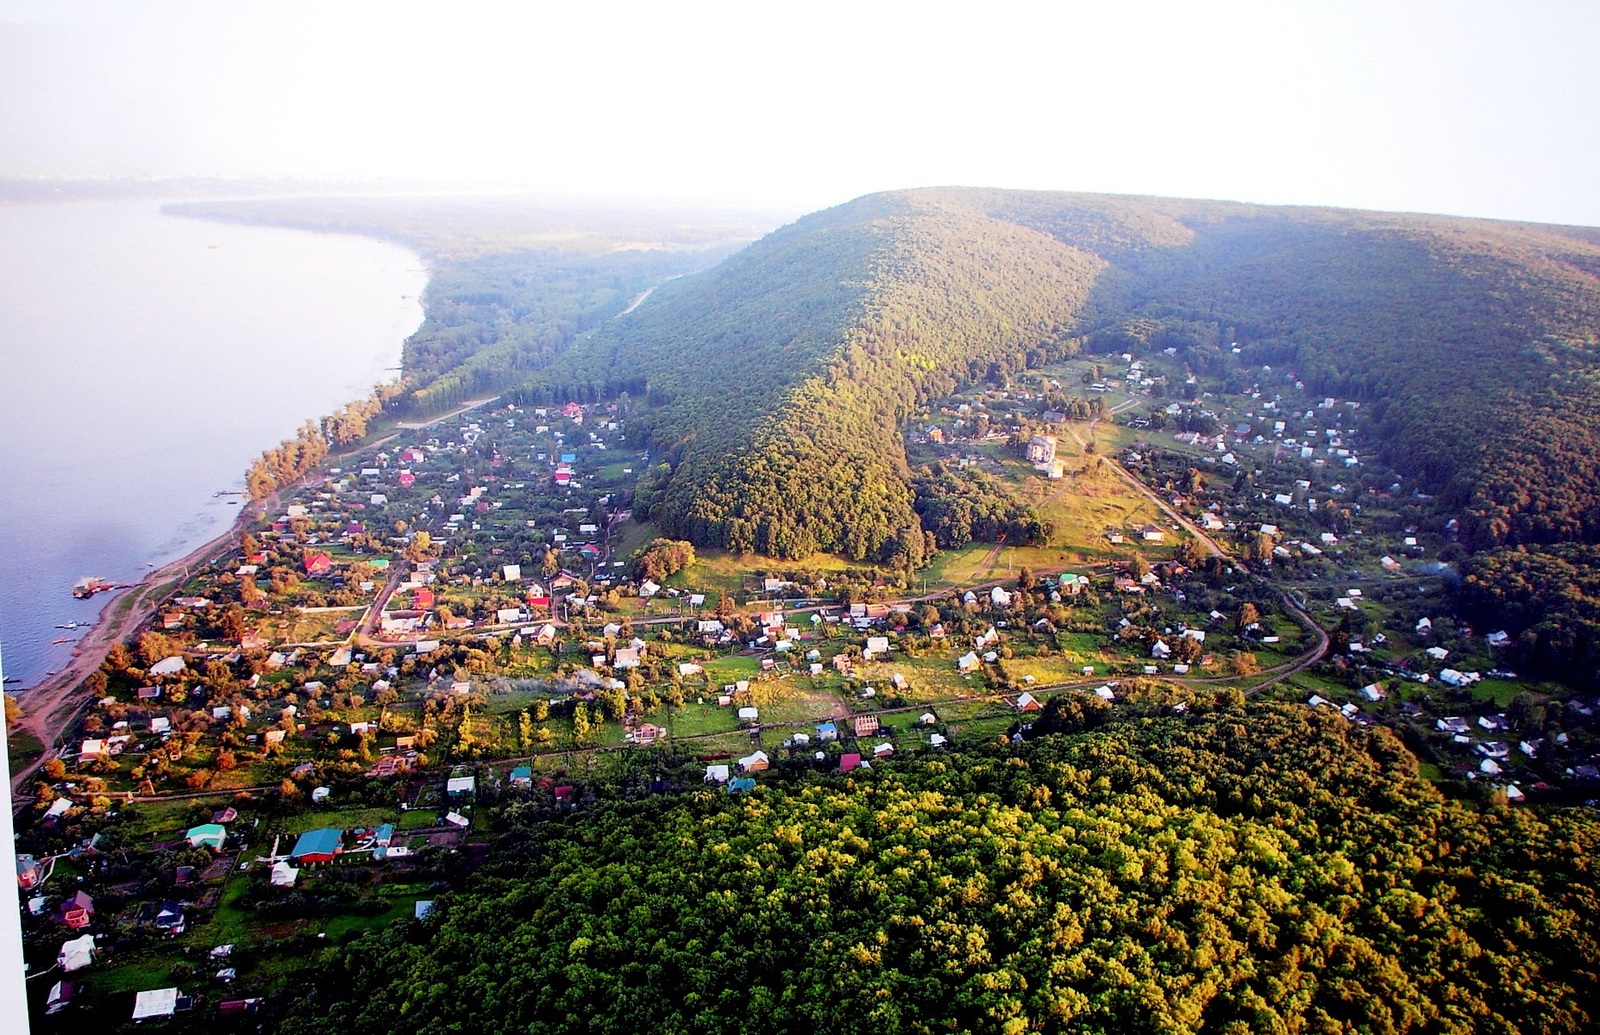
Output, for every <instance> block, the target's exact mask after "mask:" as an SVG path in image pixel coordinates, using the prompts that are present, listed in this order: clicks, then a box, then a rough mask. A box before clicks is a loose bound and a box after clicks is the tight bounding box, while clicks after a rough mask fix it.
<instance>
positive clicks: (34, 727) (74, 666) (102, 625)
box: [11, 396, 499, 796]
mask: <svg viewBox="0 0 1600 1035" xmlns="http://www.w3.org/2000/svg"><path fill="white" fill-rule="evenodd" d="M498 398H499V397H498V396H491V397H489V398H486V399H477V400H473V401H472V402H469V403H468V404H466V405H465V406H461V407H458V408H456V409H454V410H452V411H450V412H449V413H445V414H441V415H440V416H438V417H434V418H432V419H430V420H427V421H424V422H421V423H407V424H403V425H401V426H402V427H405V428H408V429H415V428H426V427H429V426H431V425H434V424H438V423H440V422H441V421H446V420H450V419H451V418H453V417H459V416H460V415H461V414H463V413H467V412H469V411H471V410H474V409H477V408H479V407H481V406H487V405H489V404H490V403H493V402H495V401H496V400H497V399H498ZM393 438H394V434H393V433H390V434H387V435H378V436H369V437H368V439H367V441H365V442H362V443H361V444H359V445H357V446H355V447H354V448H352V449H350V450H347V451H346V452H343V453H338V454H330V455H329V456H328V457H327V459H326V460H324V462H323V464H322V465H320V466H327V465H328V464H340V463H345V462H348V461H349V460H351V459H353V458H355V457H358V456H360V455H362V454H363V453H370V452H372V451H373V450H376V449H380V448H382V447H383V445H384V444H385V443H387V442H389V441H390V440H391V439H393ZM313 473H314V472H313ZM303 481H304V479H301V481H296V482H292V483H290V484H289V485H285V486H282V487H280V488H278V489H277V490H275V491H274V492H273V493H272V494H271V495H269V496H267V497H266V498H265V499H262V500H259V501H255V502H251V503H248V504H246V505H244V506H243V507H241V508H240V510H239V514H238V516H237V517H235V518H234V521H233V524H232V525H230V526H229V528H228V529H227V531H225V532H223V533H222V534H220V535H218V536H216V537H215V538H213V539H211V540H209V541H207V542H205V543H203V544H201V545H200V546H198V547H196V548H194V549H193V550H191V551H190V552H189V553H187V554H185V555H184V556H182V557H179V558H177V559H176V560H173V561H170V562H168V563H167V564H164V565H162V566H161V567H159V568H157V569H155V570H154V571H151V572H150V573H149V574H147V575H145V577H144V578H143V579H141V580H139V582H137V583H135V584H134V585H133V586H132V587H130V588H129V589H128V590H126V591H124V592H122V593H119V594H118V595H117V596H116V597H115V598H113V599H112V600H111V602H110V603H109V604H108V605H107V606H106V608H105V610H103V611H102V612H101V613H100V618H99V620H98V621H97V622H95V624H94V626H93V627H92V628H91V629H90V630H89V632H88V634H87V635H85V636H84V637H83V638H82V639H81V640H79V641H78V643H77V644H76V645H75V646H74V647H73V650H72V657H71V659H70V660H69V661H68V663H67V665H66V666H65V667H64V668H62V669H61V670H60V671H58V672H56V673H55V674H54V675H52V676H47V677H46V678H45V679H44V680H42V681H41V682H39V683H36V684H35V685H34V686H32V687H29V688H26V689H24V690H22V691H21V692H20V693H19V694H18V695H17V701H18V703H19V704H20V705H21V706H22V709H23V713H22V722H21V724H20V726H21V732H22V733H25V734H27V735H29V736H32V737H34V738H35V739H37V740H38V741H39V743H40V744H42V745H44V752H43V754H41V755H40V756H39V757H37V758H35V759H33V760H32V761H30V762H29V763H28V764H27V765H25V766H23V767H22V768H21V769H19V770H17V771H16V772H14V773H12V775H11V789H12V793H13V795H14V796H20V795H21V792H22V790H23V789H24V788H25V787H26V784H27V781H28V780H29V779H30V778H31V777H32V776H33V774H34V773H35V772H36V771H37V770H38V768H39V766H41V765H42V764H44V761H45V759H47V758H50V757H51V756H53V755H54V754H55V752H56V750H57V749H58V748H59V747H60V746H61V738H62V737H63V736H64V735H65V734H66V733H67V731H68V730H70V729H71V728H72V724H73V723H74V722H76V721H77V717H78V714H79V713H80V712H81V711H82V710H83V708H84V706H85V705H87V704H88V703H89V694H88V692H87V691H84V690H82V688H81V687H82V683H83V681H84V680H85V679H87V678H88V677H89V674H90V673H92V672H93V671H94V670H95V669H97V668H99V667H100V663H101V662H103V661H104V660H105V657H106V653H107V652H108V651H110V650H111V647H112V645H113V644H115V643H120V642H123V641H125V640H128V639H130V638H131V637H133V636H134V635H135V634H136V633H137V632H138V631H139V630H140V628H141V627H142V626H143V625H144V624H145V623H147V622H149V621H150V619H151V618H152V617H153V616H154V615H155V613H156V610H157V608H159V607H160V606H161V605H162V604H163V603H164V602H165V601H166V600H167V599H168V598H169V597H171V596H172V594H173V593H175V592H177V590H178V589H180V588H181V587H182V584H183V582H184V580H186V579H187V578H188V577H189V575H190V573H192V572H193V571H195V570H196V569H198V568H201V567H203V566H205V565H207V564H210V563H211V562H212V561H214V560H216V559H217V558H218V557H221V556H223V555H224V554H226V553H227V552H228V551H229V550H232V549H233V548H234V547H235V546H236V545H237V544H238V542H239V539H240V536H241V535H242V534H243V532H244V531H245V530H246V529H247V528H249V527H250V525H251V524H253V523H254V522H255V521H257V520H259V519H260V518H261V517H263V516H264V515H266V514H267V513H270V512H273V511H276V510H277V509H278V507H279V506H280V505H281V504H282V501H283V498H284V497H285V496H287V495H290V494H292V493H293V492H294V491H295V490H296V489H298V488H299V487H300V485H301V482H303Z"/></svg>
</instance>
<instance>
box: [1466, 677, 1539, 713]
mask: <svg viewBox="0 0 1600 1035" xmlns="http://www.w3.org/2000/svg"><path fill="white" fill-rule="evenodd" d="M1525 689H1527V688H1526V687H1525V686H1523V685H1521V684H1519V683H1513V682H1511V681H1510V680H1506V679H1480V680H1479V681H1478V682H1476V683H1473V684H1472V696H1473V697H1476V698H1477V699H1478V700H1480V701H1493V702H1494V703H1495V706H1496V707H1499V708H1505V707H1508V706H1509V705H1510V704H1511V702H1512V701H1513V700H1514V699H1515V698H1516V696H1517V695H1518V694H1520V693H1522V692H1523V691H1524V690H1525Z"/></svg>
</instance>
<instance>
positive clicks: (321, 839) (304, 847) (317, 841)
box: [289, 827, 344, 863]
mask: <svg viewBox="0 0 1600 1035" xmlns="http://www.w3.org/2000/svg"><path fill="white" fill-rule="evenodd" d="M342 851H344V831H343V830H335V829H333V828H332V827H323V828H322V829H320V830H307V831H306V832H305V833H303V834H301V835H300V839H299V840H298V841H296V842H295V843H294V851H292V852H290V853H289V858H291V859H293V860H294V861H295V862H297V863H325V862H333V857H334V856H336V855H338V854H339V853H340V852H342Z"/></svg>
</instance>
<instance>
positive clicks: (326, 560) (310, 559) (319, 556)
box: [302, 550, 333, 575]
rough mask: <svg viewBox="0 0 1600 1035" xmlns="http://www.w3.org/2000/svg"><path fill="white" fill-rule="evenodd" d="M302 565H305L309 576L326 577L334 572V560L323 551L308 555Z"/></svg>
mask: <svg viewBox="0 0 1600 1035" xmlns="http://www.w3.org/2000/svg"><path fill="white" fill-rule="evenodd" d="M302 563H304V564H305V568H306V574H307V575H326V574H328V572H330V571H332V570H333V558H332V557H329V556H328V555H327V554H325V553H323V552H322V551H321V550H316V551H314V552H312V553H308V554H306V556H305V560H304V561H303V562H302Z"/></svg>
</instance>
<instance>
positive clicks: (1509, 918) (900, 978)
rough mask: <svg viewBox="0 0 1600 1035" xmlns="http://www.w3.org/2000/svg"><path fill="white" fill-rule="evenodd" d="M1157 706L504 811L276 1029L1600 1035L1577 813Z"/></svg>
mask: <svg viewBox="0 0 1600 1035" xmlns="http://www.w3.org/2000/svg"><path fill="white" fill-rule="evenodd" d="M1145 711H1146V714H1145V715H1144V716H1143V717H1133V716H1132V715H1131V714H1128V715H1126V717H1123V718H1110V717H1108V715H1107V714H1106V713H1105V710H1104V709H1099V710H1097V711H1096V714H1095V715H1093V716H1091V717H1090V718H1089V720H1087V721H1085V720H1084V719H1083V717H1082V716H1061V717H1057V720H1058V721H1056V725H1058V726H1063V725H1067V724H1072V725H1075V726H1077V727H1082V726H1084V725H1089V726H1093V728H1092V729H1089V730H1088V731H1086V732H1082V733H1076V734H1071V735H1065V734H1051V735H1044V736H1039V737H1037V738H1036V739H1032V740H1029V741H1027V742H1025V743H1022V744H1019V745H1016V746H1011V745H1005V746H1001V745H996V746H994V747H991V748H986V749H980V750H977V751H974V752H970V753H967V754H952V755H933V756H923V757H920V758H917V759H914V760H896V761H895V762H893V763H889V764H887V765H882V766H879V767H877V768H874V769H872V770H871V771H863V770H857V771H855V772H853V773H850V774H848V775H837V774H827V773H820V772H816V771H809V770H805V769H803V768H802V769H797V770H793V771H791V772H789V773H788V774H787V775H784V776H782V777H780V778H778V779H775V780H771V781H767V782H764V783H763V784H762V786H761V787H760V788H758V789H757V790H755V791H753V792H751V793H749V794H746V795H738V796H733V795H727V794H723V793H715V792H711V791H703V792H701V791H697V792H690V793H684V794H677V795H666V796H656V797H652V798H646V799H644V800H638V801H631V802H630V801H615V802H612V803H610V804H605V805H601V806H599V807H597V808H595V809H593V810H589V811H587V812H584V813H576V814H564V815H553V814H552V813H550V812H549V811H548V810H547V808H546V807H544V806H539V805H536V804H535V803H534V802H532V801H530V802H527V803H525V804H519V803H515V802H511V803H507V804H505V805H503V806H502V808H501V809H500V811H499V813H498V817H499V818H498V819H497V821H496V828H497V830H498V835H497V836H498V843H497V845H496V848H495V850H494V851H493V852H492V854H491V856H490V860H491V861H490V862H489V863H488V864H487V865H486V866H485V867H484V868H483V869H482V870H480V871H479V872H478V873H477V874H476V875H475V876H474V877H473V878H472V879H471V880H470V882H469V883H468V884H467V886H466V887H465V889H464V890H462V891H460V892H457V893H455V894H452V895H448V896H445V897H443V898H442V899H441V900H440V901H439V903H438V906H437V908H436V911H435V913H434V915H433V916H431V917H430V918H428V919H426V920H422V921H417V922H410V921H407V922H403V923H400V924H397V925H395V926H393V927H391V928H388V929H385V930H383V931H381V932H377V933H373V934H369V935H366V936H363V937H362V938H360V939H358V940H356V941H354V942H352V943H351V944H348V945H344V946H341V947H338V948H334V949H329V950H327V951H326V952H325V953H324V954H323V957H322V959H321V960H319V961H317V965H316V967H315V968H314V971H313V974H314V976H313V977H312V978H311V979H310V980H312V981H313V983H314V986H315V987H314V990H313V991H312V992H311V993H310V994H308V995H307V996H306V997H305V998H304V999H303V1000H302V1001H301V1002H300V1004H299V1005H298V1007H296V1008H295V1016H292V1017H291V1018H290V1019H289V1020H288V1021H287V1022H286V1023H285V1025H284V1030H285V1031H288V1032H296V1033H298V1032H306V1033H309V1032H323V1031H329V1030H339V1031H343V1032H348V1033H351V1035H360V1033H364V1032H373V1033H377V1032H387V1031H392V1030H395V1029H398V1028H403V1029H404V1030H407V1031H416V1032H421V1033H425V1035H426V1033H443V1032H454V1031H482V1032H563V1031H582V1032H592V1033H605V1032H617V1033H633V1032H643V1031H650V1032H664V1033H669V1032H682V1033H688V1032H705V1033H722V1032H730V1031H768V1032H780V1033H781V1032H816V1031H821V1032H844V1031H860V1030H865V1029H871V1030H876V1031H885V1032H929V1033H931V1032H1023V1031H1045V1032H1057V1031H1069V1030H1070V1031H1117V1032H1180V1031H1182V1032H1188V1031H1217V1032H1230V1033H1231V1032H1239V1033H1243V1032H1256V1031H1260V1032H1269V1031H1270V1032H1286V1031H1287V1032H1293V1031H1319V1032H1334V1031H1369V1032H1462V1033H1465V1032H1486V1031H1497V1032H1577V1031H1585V1030H1593V1026H1594V1024H1595V1022H1596V1015H1595V1013H1594V1010H1595V1004H1596V1003H1597V1002H1600V977H1597V973H1596V960H1597V959H1600V925H1597V920H1596V918H1597V917H1600V901H1597V899H1596V892H1597V887H1596V881H1595V875H1594V872H1593V859H1594V856H1595V851H1596V849H1600V823H1597V822H1596V821H1595V820H1594V818H1593V817H1592V816H1591V815H1589V814H1588V813H1585V812H1583V811H1581V810H1574V811H1564V812H1540V811H1533V810H1527V809H1508V808H1505V807H1503V806H1501V805H1496V804H1494V803H1492V802H1491V803H1484V804H1469V803H1465V802H1462V801H1453V800H1446V799H1444V798H1442V797H1441V796H1440V795H1439V794H1438V792H1436V791H1435V790H1434V789H1433V788H1432V787H1431V786H1429V785H1428V784H1427V783H1425V782H1424V781H1423V780H1421V779H1420V778H1419V777H1418V775H1417V763H1416V761H1415V759H1414V758H1413V757H1412V756H1411V755H1410V754H1409V753H1408V752H1407V751H1406V750H1405V749H1404V748H1402V747H1401V746H1400V744H1399V743H1398V742H1397V741H1396V740H1395V739H1394V738H1393V736H1392V735H1391V734H1390V733H1389V732H1388V731H1386V730H1384V729H1383V728H1381V727H1376V728H1370V729H1367V728H1362V727H1359V726H1356V725H1352V724H1350V723H1347V722H1345V721H1344V720H1343V719H1341V718H1339V717H1338V716H1336V715H1331V714H1328V713H1327V712H1326V711H1323V712H1315V711H1311V710H1307V709H1303V708H1283V707H1270V706H1258V707H1254V708H1250V709H1240V708H1237V707H1223V708H1221V709H1220V710H1208V709H1203V708H1202V709H1196V710H1195V711H1194V712H1191V713H1189V714H1187V715H1183V716H1174V715H1172V714H1171V709H1170V708H1164V709H1158V708H1149V709H1145ZM1163 711H1164V712H1165V713H1166V714H1165V715H1162V714H1161V712H1163ZM1043 725H1044V722H1043V720H1041V724H1040V728H1042V727H1043ZM769 775H774V776H775V775H777V774H776V773H774V774H769Z"/></svg>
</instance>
